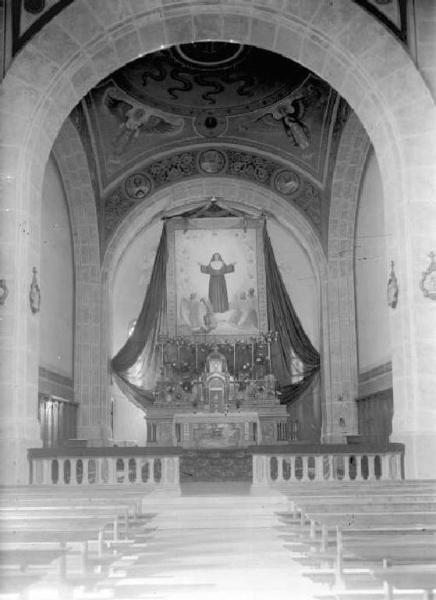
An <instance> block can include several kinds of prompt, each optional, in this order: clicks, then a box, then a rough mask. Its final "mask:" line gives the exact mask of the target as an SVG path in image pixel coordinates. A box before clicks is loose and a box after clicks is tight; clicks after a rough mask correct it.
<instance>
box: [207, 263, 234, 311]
mask: <svg viewBox="0 0 436 600" xmlns="http://www.w3.org/2000/svg"><path fill="white" fill-rule="evenodd" d="M235 264H236V263H230V264H228V265H226V263H225V262H224V261H223V259H222V258H221V254H219V253H218V252H215V253H214V254H213V255H212V258H211V260H210V262H209V264H208V265H202V264H201V263H199V265H200V269H201V272H202V273H206V274H207V275H209V276H210V277H209V301H210V303H211V305H212V309H213V312H214V313H223V312H226V311H228V310H229V298H228V294H227V284H226V278H225V275H226V274H227V273H233V272H234V270H235Z"/></svg>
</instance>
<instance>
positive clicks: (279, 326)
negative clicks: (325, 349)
mask: <svg viewBox="0 0 436 600" xmlns="http://www.w3.org/2000/svg"><path fill="white" fill-rule="evenodd" d="M263 251H264V254H265V275H266V289H267V294H266V299H267V311H268V326H269V329H270V330H271V331H276V332H277V333H278V339H277V343H276V344H273V345H272V353H271V363H272V370H273V373H274V374H275V376H276V377H277V380H278V383H279V387H280V391H281V394H282V398H281V401H282V403H283V404H289V403H290V402H292V401H293V400H296V399H297V398H298V397H299V396H300V395H301V394H302V393H303V392H304V391H305V390H306V389H307V388H308V387H309V385H310V384H311V383H312V381H313V380H314V378H315V376H316V374H317V373H318V372H319V368H320V357H319V353H318V351H317V350H316V349H315V348H314V346H313V345H312V343H311V341H310V340H309V338H308V337H307V335H306V332H305V331H304V329H303V326H302V325H301V322H300V319H299V318H298V315H297V313H296V312H295V310H294V307H293V305H292V302H291V299H290V298H289V294H288V292H287V290H286V287H285V284H284V283H283V279H282V276H281V274H280V271H279V268H278V266H277V263H276V260H275V257H274V251H273V248H272V245H271V240H270V237H269V235H268V231H267V228H266V223H265V225H264V229H263ZM293 353H294V354H295V355H296V356H297V358H299V359H300V361H301V363H302V369H301V370H299V375H300V376H302V378H301V379H300V377H298V379H300V381H295V379H297V378H296V376H295V373H294V372H293V369H292V355H293Z"/></svg>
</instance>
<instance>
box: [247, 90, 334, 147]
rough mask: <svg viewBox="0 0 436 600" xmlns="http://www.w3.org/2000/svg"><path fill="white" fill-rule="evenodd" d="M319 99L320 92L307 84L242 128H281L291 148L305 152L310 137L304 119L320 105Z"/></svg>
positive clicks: (320, 96)
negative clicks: (294, 147) (311, 109)
mask: <svg viewBox="0 0 436 600" xmlns="http://www.w3.org/2000/svg"><path fill="white" fill-rule="evenodd" d="M321 98H322V94H321V92H320V91H319V90H318V89H317V88H316V87H315V85H313V84H312V83H309V84H307V85H305V86H303V87H302V88H300V89H299V90H295V91H294V92H292V94H290V95H289V96H288V97H287V98H285V99H284V100H282V101H280V102H278V103H277V104H276V105H275V106H274V107H272V109H271V108H270V109H268V110H267V111H265V112H264V113H263V114H262V115H261V116H260V117H257V118H256V119H254V120H252V121H251V122H250V123H245V124H243V125H242V127H243V128H244V129H253V128H254V129H265V130H267V129H271V128H276V127H281V128H282V129H284V131H285V133H286V135H287V136H288V138H289V140H290V142H291V143H292V145H293V146H296V147H298V148H300V149H301V150H307V148H309V146H310V143H311V136H310V129H309V126H308V125H307V122H306V119H305V117H307V113H308V112H309V109H310V108H314V107H316V106H317V105H318V104H319V103H320V101H321Z"/></svg>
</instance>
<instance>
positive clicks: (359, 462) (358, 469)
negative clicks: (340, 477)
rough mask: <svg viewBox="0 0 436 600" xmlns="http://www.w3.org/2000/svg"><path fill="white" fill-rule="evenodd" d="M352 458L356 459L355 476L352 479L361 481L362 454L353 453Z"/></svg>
mask: <svg viewBox="0 0 436 600" xmlns="http://www.w3.org/2000/svg"><path fill="white" fill-rule="evenodd" d="M354 459H355V461H356V478H355V480H354V481H362V480H363V477H362V455H361V454H355V455H354Z"/></svg>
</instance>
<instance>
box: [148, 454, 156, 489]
mask: <svg viewBox="0 0 436 600" xmlns="http://www.w3.org/2000/svg"><path fill="white" fill-rule="evenodd" d="M155 460H156V459H155V458H151V459H150V460H149V462H148V465H149V473H150V483H154V484H155V483H156V480H155V478H154V461H155Z"/></svg>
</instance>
